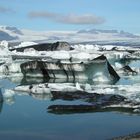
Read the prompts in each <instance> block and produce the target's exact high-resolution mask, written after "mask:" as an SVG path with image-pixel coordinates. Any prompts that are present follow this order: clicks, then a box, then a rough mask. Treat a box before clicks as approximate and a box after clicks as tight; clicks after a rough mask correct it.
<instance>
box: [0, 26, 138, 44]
mask: <svg viewBox="0 0 140 140" xmlns="http://www.w3.org/2000/svg"><path fill="white" fill-rule="evenodd" d="M0 40H7V41H36V42H56V41H67V42H71V43H79V42H93V41H127V40H129V41H133V40H140V36H138V35H134V34H132V33H129V32H125V31H118V30H99V29H91V30H80V31H32V30H27V29H17V28H16V27H9V26H0Z"/></svg>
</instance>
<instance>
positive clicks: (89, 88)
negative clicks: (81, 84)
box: [85, 83, 92, 91]
mask: <svg viewBox="0 0 140 140" xmlns="http://www.w3.org/2000/svg"><path fill="white" fill-rule="evenodd" d="M91 90H92V88H91V86H90V84H88V83H86V85H85V91H91Z"/></svg>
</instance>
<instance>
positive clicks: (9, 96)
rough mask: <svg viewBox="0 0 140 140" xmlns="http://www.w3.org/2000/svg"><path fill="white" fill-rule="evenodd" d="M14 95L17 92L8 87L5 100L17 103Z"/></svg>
mask: <svg viewBox="0 0 140 140" xmlns="http://www.w3.org/2000/svg"><path fill="white" fill-rule="evenodd" d="M14 96H15V92H14V91H13V90H10V89H6V90H5V92H4V93H3V98H4V101H5V102H6V103H7V104H9V105H12V104H14V103H15V97H14Z"/></svg>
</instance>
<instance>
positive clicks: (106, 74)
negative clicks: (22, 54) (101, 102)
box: [21, 55, 120, 82]
mask: <svg viewBox="0 0 140 140" xmlns="http://www.w3.org/2000/svg"><path fill="white" fill-rule="evenodd" d="M21 71H22V73H23V74H24V76H25V77H26V76H33V75H41V76H43V77H47V78H53V79H67V81H69V79H73V81H75V80H76V79H89V80H93V81H101V82H102V81H103V82H105V81H106V82H108V81H114V80H116V81H117V80H118V79H119V78H120V77H119V75H118V74H117V73H116V72H115V70H114V69H113V67H112V66H111V65H110V64H109V62H108V60H107V59H106V57H105V56H103V55H102V56H99V57H96V58H94V59H93V60H88V61H73V59H70V60H67V61H63V60H50V61H49V60H44V61H39V60H38V61H28V62H25V63H22V64H21Z"/></svg>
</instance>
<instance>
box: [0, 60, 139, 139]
mask: <svg viewBox="0 0 140 140" xmlns="http://www.w3.org/2000/svg"><path fill="white" fill-rule="evenodd" d="M131 65H136V64H135V62H133V63H132V64H131ZM136 77H137V76H136ZM11 79H12V80H11ZM135 79H136V78H135V77H133V80H132V79H131V78H128V77H122V78H121V79H120V80H119V81H118V82H117V83H116V84H124V85H125V84H128V85H129V84H134V83H139V81H138V80H136V81H135ZM138 79H139V78H138ZM30 80H31V81H33V80H32V79H30ZM20 84H21V81H20V80H18V78H16V77H15V78H14V77H12V78H1V79H0V86H1V91H2V92H4V90H5V89H11V88H14V87H15V86H16V85H20ZM22 84H23V82H22ZM25 84H26V83H25ZM53 104H84V103H82V101H63V100H54V101H53V100H51V99H48V98H47V97H33V96H30V95H29V94H23V93H18V94H15V95H14V96H13V98H11V99H7V102H5V101H4V102H3V103H1V104H0V109H1V111H0V139H1V140H9V139H10V140H32V139H33V140H78V139H79V140H106V139H111V138H114V137H118V136H123V135H128V134H132V133H136V132H139V131H140V121H139V120H140V115H139V113H138V114H133V113H129V112H127V111H126V112H125V111H124V112H123V111H119V110H117V111H115V110H112V111H103V112H100V111H99V112H84V113H69V114H63V113H62V114H55V113H49V112H48V110H47V108H48V107H49V106H50V105H53Z"/></svg>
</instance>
